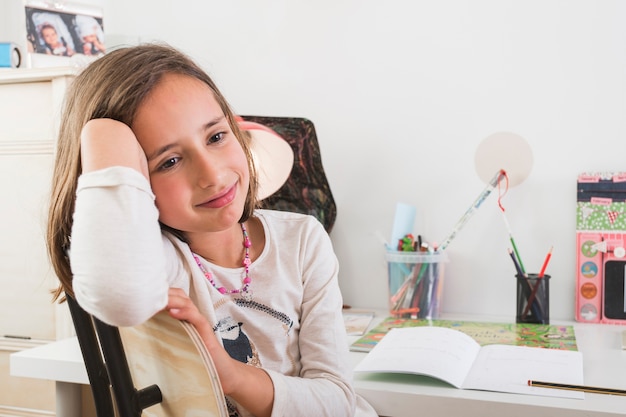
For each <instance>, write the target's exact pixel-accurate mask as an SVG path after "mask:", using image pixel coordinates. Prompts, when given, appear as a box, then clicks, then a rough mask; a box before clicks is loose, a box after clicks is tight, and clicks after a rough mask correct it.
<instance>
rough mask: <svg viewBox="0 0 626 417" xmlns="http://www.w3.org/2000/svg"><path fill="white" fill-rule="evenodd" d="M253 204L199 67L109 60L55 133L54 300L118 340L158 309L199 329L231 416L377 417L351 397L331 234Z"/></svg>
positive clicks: (233, 129)
mask: <svg viewBox="0 0 626 417" xmlns="http://www.w3.org/2000/svg"><path fill="white" fill-rule="evenodd" d="M256 190H257V182H256V171H255V167H254V165H253V161H252V158H251V153H250V148H249V144H248V137H247V136H246V135H244V134H242V132H241V131H240V129H239V128H238V126H237V123H236V121H235V118H234V114H233V112H232V111H231V109H230V108H229V105H228V104H227V102H226V100H225V99H224V97H223V96H222V94H221V93H220V92H219V90H218V89H217V87H216V86H215V84H214V83H213V81H212V80H211V79H210V78H209V76H208V75H207V74H206V73H205V72H203V71H202V70H201V69H200V68H199V67H198V66H197V65H196V64H194V63H193V62H192V61H191V60H190V59H189V58H187V57H186V56H184V55H183V54H181V53H180V52H178V51H176V50H174V49H172V48H170V47H167V46H160V45H142V46H136V47H131V48H125V49H119V50H116V51H113V52H111V53H109V54H107V55H105V56H103V57H102V58H100V59H99V60H97V61H95V62H94V63H92V64H91V65H90V66H89V67H87V68H86V69H85V70H84V71H83V72H82V73H81V74H80V75H79V76H78V77H77V78H76V80H75V81H74V82H73V84H72V87H71V89H70V91H69V92H68V95H67V99H66V104H65V109H64V113H63V119H62V123H61V127H60V133H59V141H58V151H57V158H56V162H55V170H54V178H53V190H52V196H51V205H50V213H49V225H48V247H49V252H50V256H51V259H52V263H53V266H54V268H55V271H56V273H57V276H58V277H59V279H60V281H61V286H60V287H59V289H58V291H57V294H56V297H57V298H59V297H60V296H61V295H62V293H63V292H65V293H68V294H70V295H73V296H74V297H75V298H76V300H77V301H78V302H79V304H80V305H81V306H82V307H83V308H84V309H85V310H86V311H87V312H89V313H91V314H93V315H95V316H96V317H98V318H100V319H101V320H103V321H105V322H107V323H109V324H112V325H115V326H133V325H136V324H139V323H142V322H143V321H145V320H147V319H149V318H150V317H151V316H153V315H154V314H155V313H157V312H158V311H160V310H162V309H167V310H168V311H169V314H170V315H172V316H173V317H175V318H177V319H181V320H187V321H188V322H190V323H191V324H193V325H194V326H195V327H196V329H197V330H198V332H199V333H200V335H201V337H202V339H203V341H204V343H205V345H206V347H207V349H208V351H209V353H210V354H211V356H212V358H213V361H214V362H215V365H216V368H217V371H218V374H219V377H220V382H221V384H222V387H223V389H224V392H225V394H226V396H227V402H228V404H229V409H230V410H229V411H230V412H231V414H232V415H236V416H247V415H255V416H283V415H285V416H307V415H311V416H332V417H336V416H352V415H355V413H356V414H358V415H369V416H375V415H376V414H375V412H374V411H373V410H372V408H371V407H370V406H369V405H368V404H367V403H365V402H364V401H363V400H362V399H361V398H360V397H358V396H357V395H356V394H355V393H354V390H353V388H352V386H351V381H350V378H351V372H350V366H349V364H348V360H347V350H348V349H347V341H346V335H345V328H344V324H343V319H342V315H341V306H342V299H341V294H340V291H339V287H338V283H337V272H338V265H337V259H336V257H335V255H334V252H333V249H332V246H331V242H330V239H329V237H328V235H327V233H326V232H325V230H324V228H323V227H322V225H321V224H320V223H319V222H318V221H317V220H316V219H314V218H313V217H310V216H305V215H300V214H294V213H287V212H277V211H270V210H261V209H257V208H256V205H257V201H256ZM68 254H69V258H68ZM355 410H356V411H355Z"/></svg>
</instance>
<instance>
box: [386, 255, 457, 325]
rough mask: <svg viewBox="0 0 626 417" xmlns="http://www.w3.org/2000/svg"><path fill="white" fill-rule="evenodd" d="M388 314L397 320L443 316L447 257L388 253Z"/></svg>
mask: <svg viewBox="0 0 626 417" xmlns="http://www.w3.org/2000/svg"><path fill="white" fill-rule="evenodd" d="M385 258H386V260H387V273H388V277H387V278H388V289H389V312H390V313H391V315H392V316H394V317H398V318H415V319H421V318H424V319H436V318H438V317H439V315H440V313H441V298H442V295H443V284H444V276H445V264H446V263H447V262H448V257H447V255H446V254H445V253H443V252H441V253H428V252H397V251H387V252H386V253H385Z"/></svg>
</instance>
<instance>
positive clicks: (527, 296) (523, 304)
mask: <svg viewBox="0 0 626 417" xmlns="http://www.w3.org/2000/svg"><path fill="white" fill-rule="evenodd" d="M515 278H516V279H517V313H516V316H515V321H516V322H517V323H538V324H549V323H550V275H544V276H543V277H539V276H538V274H527V276H522V275H516V276H515Z"/></svg>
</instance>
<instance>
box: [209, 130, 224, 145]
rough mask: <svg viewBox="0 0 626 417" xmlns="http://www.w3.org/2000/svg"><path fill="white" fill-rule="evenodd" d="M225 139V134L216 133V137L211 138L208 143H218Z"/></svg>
mask: <svg viewBox="0 0 626 417" xmlns="http://www.w3.org/2000/svg"><path fill="white" fill-rule="evenodd" d="M223 139H224V132H220V133H216V134H215V135H213V136H211V137H209V139H208V140H207V143H218V142H221V141H222V140H223Z"/></svg>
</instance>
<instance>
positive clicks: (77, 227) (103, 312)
mask: <svg viewBox="0 0 626 417" xmlns="http://www.w3.org/2000/svg"><path fill="white" fill-rule="evenodd" d="M81 145H82V148H81V161H82V167H83V172H82V175H81V177H80V178H79V180H78V187H77V193H76V205H75V210H74V214H73V216H74V222H73V226H72V237H71V249H70V261H71V266H72V273H73V288H74V292H75V295H76V300H77V301H78V302H79V304H80V305H81V306H82V307H83V308H84V309H85V310H86V311H87V312H89V313H90V314H93V315H94V316H96V317H98V318H99V319H100V320H102V321H104V322H106V323H108V324H112V325H115V326H133V325H136V324H139V323H142V322H144V321H146V320H148V319H149V318H150V317H151V316H152V315H154V314H155V313H156V312H158V311H159V310H161V309H163V308H164V307H165V305H166V304H167V290H168V287H169V283H168V275H167V274H168V264H167V261H166V259H167V258H168V256H166V255H169V254H166V253H165V251H167V250H168V246H166V245H165V244H164V242H163V237H162V235H161V230H160V227H159V220H158V218H159V213H158V210H157V208H156V206H155V204H154V195H153V193H152V191H151V189H150V183H149V181H148V169H147V162H146V158H145V156H144V153H143V150H142V148H141V146H140V145H139V143H138V142H137V140H136V138H135V135H134V134H133V132H132V131H131V129H130V128H129V127H128V126H126V125H125V124H123V123H120V122H117V121H114V120H110V119H99V120H91V121H89V122H88V123H87V124H86V125H85V126H84V128H83V131H82V136H81ZM170 258H171V257H170Z"/></svg>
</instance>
